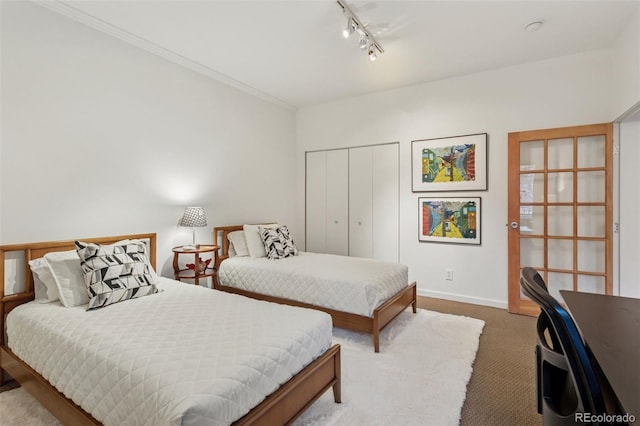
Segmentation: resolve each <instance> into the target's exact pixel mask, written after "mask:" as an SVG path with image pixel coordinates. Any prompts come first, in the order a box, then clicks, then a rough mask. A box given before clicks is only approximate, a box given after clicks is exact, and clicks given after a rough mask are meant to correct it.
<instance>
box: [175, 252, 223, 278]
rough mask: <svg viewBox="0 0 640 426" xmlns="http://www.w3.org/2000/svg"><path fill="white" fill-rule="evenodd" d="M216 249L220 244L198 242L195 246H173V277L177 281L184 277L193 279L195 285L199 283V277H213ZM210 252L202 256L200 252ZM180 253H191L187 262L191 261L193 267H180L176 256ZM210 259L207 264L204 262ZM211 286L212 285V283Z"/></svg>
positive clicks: (216, 259)
mask: <svg viewBox="0 0 640 426" xmlns="http://www.w3.org/2000/svg"><path fill="white" fill-rule="evenodd" d="M218 250H220V246H215V245H205V244H198V245H197V246H195V247H194V246H178V247H174V248H173V273H174V278H175V279H176V280H178V281H181V280H184V279H191V280H193V282H194V284H195V285H200V279H201V278H207V277H213V276H214V275H215V272H216V269H215V265H216V264H217V263H218ZM206 253H211V255H205V256H204V258H202V256H201V255H202V254H206ZM180 255H192V259H190V260H189V261H188V263H187V265H189V264H190V263H189V262H191V261H192V262H193V263H192V265H195V267H194V269H190V268H189V267H186V268H182V269H180V265H179V263H178V258H179V257H180ZM209 259H211V260H210V262H209V265H206V264H205V262H206V261H207V260H209ZM212 287H213V285H212Z"/></svg>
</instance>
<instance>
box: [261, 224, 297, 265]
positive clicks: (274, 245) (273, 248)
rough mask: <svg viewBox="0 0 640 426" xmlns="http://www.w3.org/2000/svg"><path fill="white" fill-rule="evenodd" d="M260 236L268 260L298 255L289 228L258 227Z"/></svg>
mask: <svg viewBox="0 0 640 426" xmlns="http://www.w3.org/2000/svg"><path fill="white" fill-rule="evenodd" d="M260 236H261V237H262V242H263V244H264V249H265V252H266V253H267V257H268V258H269V259H283V258H285V257H289V256H296V255H297V254H298V249H297V248H296V245H295V244H294V243H293V240H292V239H291V235H290V234H289V228H287V227H286V226H280V227H278V228H262V227H260Z"/></svg>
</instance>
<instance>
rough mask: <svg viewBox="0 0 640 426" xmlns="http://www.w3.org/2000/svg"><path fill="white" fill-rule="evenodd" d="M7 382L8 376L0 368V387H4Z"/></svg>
mask: <svg viewBox="0 0 640 426" xmlns="http://www.w3.org/2000/svg"><path fill="white" fill-rule="evenodd" d="M8 382H9V375H8V374H7V372H6V371H4V370H3V369H1V368H0V386H4V385H6V384H7V383H8Z"/></svg>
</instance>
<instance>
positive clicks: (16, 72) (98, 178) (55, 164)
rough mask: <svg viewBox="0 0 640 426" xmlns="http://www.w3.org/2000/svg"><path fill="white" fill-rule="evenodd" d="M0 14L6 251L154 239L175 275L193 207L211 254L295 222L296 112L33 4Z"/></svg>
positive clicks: (1, 230)
mask: <svg viewBox="0 0 640 426" xmlns="http://www.w3.org/2000/svg"><path fill="white" fill-rule="evenodd" d="M1 8H2V12H1V19H2V22H1V24H2V25H1V31H2V33H1V36H2V37H1V40H2V41H1V43H2V45H1V48H2V53H1V55H2V56H1V61H2V62H1V63H2V77H1V78H2V80H1V106H2V110H1V115H0V120H1V127H2V130H1V139H0V152H1V157H0V181H1V182H0V195H1V198H0V244H9V243H19V242H29V241H46V240H57V239H70V238H82V237H89V236H104V235H117V234H124V233H139V232H157V233H158V264H159V266H158V269H159V270H161V271H162V272H163V273H164V274H165V275H171V269H170V263H169V261H170V257H171V254H172V253H171V246H173V245H176V244H182V243H187V242H190V241H191V231H190V230H189V229H187V228H181V227H178V226H177V223H178V220H179V219H180V217H181V215H182V211H183V209H184V206H186V205H202V206H204V207H205V211H206V213H207V219H208V222H209V225H210V226H209V227H207V228H200V229H198V241H199V242H203V243H204V242H210V241H211V239H212V237H211V227H212V226H213V225H228V224H236V223H244V222H254V221H263V220H277V221H282V222H285V223H286V222H292V221H293V219H294V203H293V202H292V201H291V195H290V194H291V192H292V191H293V189H294V184H293V181H294V178H295V170H294V169H293V167H292V165H293V164H294V161H295V151H294V145H295V142H294V140H295V139H294V138H295V132H294V128H295V127H294V126H295V115H294V112H293V111H290V110H287V109H284V108H281V107H279V106H275V105H274V104H272V103H269V102H267V101H263V100H260V99H258V98H256V97H254V96H251V95H249V94H246V93H244V92H241V91H239V90H236V89H233V88H231V87H229V86H227V85H224V84H222V83H219V82H216V81H214V80H211V79H209V78H207V77H204V76H202V75H200V74H197V73H195V72H192V71H189V70H187V69H184V68H182V67H180V66H178V65H175V64H172V63H170V62H168V61H166V60H164V59H161V58H159V57H157V56H154V55H152V54H150V53H147V52H145V51H142V50H140V49H138V48H136V47H133V46H131V45H129V44H126V43H124V42H122V41H119V40H117V39H115V38H113V37H111V36H108V35H105V34H103V33H101V32H98V31H96V30H93V29H90V28H88V27H86V26H84V25H82V24H80V23H77V22H74V21H72V20H70V19H68V18H65V17H62V16H59V15H58V14H56V13H54V12H51V11H49V10H48V9H45V8H42V7H40V6H37V5H35V4H33V3H31V2H6V1H3V2H1ZM281 164H284V165H285V167H280V165H281ZM272 166H273V167H272ZM274 182H277V185H274ZM274 188H277V189H274Z"/></svg>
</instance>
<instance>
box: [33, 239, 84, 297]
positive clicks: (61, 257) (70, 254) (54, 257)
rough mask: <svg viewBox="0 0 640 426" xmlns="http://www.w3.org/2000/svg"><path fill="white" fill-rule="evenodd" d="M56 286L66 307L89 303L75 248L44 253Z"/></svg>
mask: <svg viewBox="0 0 640 426" xmlns="http://www.w3.org/2000/svg"><path fill="white" fill-rule="evenodd" d="M44 259H45V260H46V261H47V263H48V264H49V268H51V273H52V274H53V278H54V280H55V282H56V286H57V288H58V295H59V297H60V301H61V302H62V304H63V305H64V306H66V307H67V308H69V307H72V306H79V305H86V304H87V303H89V294H88V293H87V286H86V285H85V283H84V275H83V273H82V268H81V267H80V257H78V253H76V251H75V250H73V251H58V252H51V253H47V254H45V255H44Z"/></svg>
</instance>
